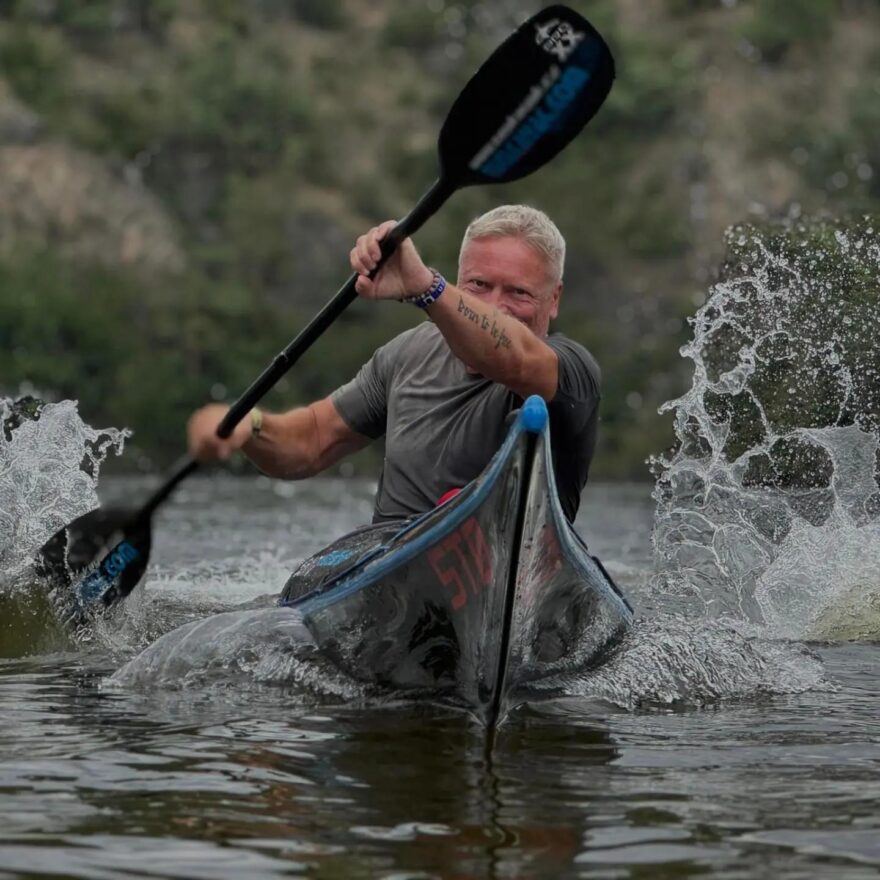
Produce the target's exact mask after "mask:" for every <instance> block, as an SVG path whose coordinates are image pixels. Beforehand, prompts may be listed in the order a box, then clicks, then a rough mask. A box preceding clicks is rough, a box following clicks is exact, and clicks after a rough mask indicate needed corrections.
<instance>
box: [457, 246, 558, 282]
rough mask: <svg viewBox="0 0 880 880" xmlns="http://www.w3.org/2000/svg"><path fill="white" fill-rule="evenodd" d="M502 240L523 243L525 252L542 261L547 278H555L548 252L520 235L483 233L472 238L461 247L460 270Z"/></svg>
mask: <svg viewBox="0 0 880 880" xmlns="http://www.w3.org/2000/svg"><path fill="white" fill-rule="evenodd" d="M502 242H515V243H516V244H518V245H521V246H522V248H523V249H524V253H529V254H532V255H534V256H535V257H537V258H538V260H539V261H540V263H539V264H540V265H541V266H542V267H543V269H544V273H545V274H546V276H547V280H548V281H554V280H555V279H554V278H553V274H554V273H553V268H552V266H551V262H550V258H549V257H548V256H547V254H545V253H544V252H543V251H542V250H540V249H539V248H537V247H535V245H533V244H532V243H531V242H529V241H528V240H526V239H525V238H523V237H522V236H520V235H481V236H479V237H475V238H472V239H471V240H470V241H468V242H467V244H465V245H464V247H462V249H461V254H460V255H459V261H458V266H459V270H460V269H461V268H462V267H463V265H464V264H465V262H470V260H472V259H474V258H477V257H478V256H486V254H485V250H484V248H485V246H486V245H491V244H493V243H502ZM481 252H482V253H481Z"/></svg>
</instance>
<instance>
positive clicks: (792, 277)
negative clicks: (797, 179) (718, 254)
mask: <svg viewBox="0 0 880 880" xmlns="http://www.w3.org/2000/svg"><path fill="white" fill-rule="evenodd" d="M729 243H730V246H731V253H732V256H731V260H730V261H729V263H728V265H727V267H726V278H725V280H723V281H722V282H721V283H719V284H718V285H716V286H715V287H714V289H713V290H712V292H711V295H710V297H709V299H708V300H707V302H706V303H705V305H703V307H702V308H701V309H699V311H698V312H697V314H696V316H695V317H694V318H693V320H692V324H693V328H694V335H693V339H692V341H691V342H690V343H689V344H688V345H686V346H684V348H683V349H682V355H683V356H684V357H686V358H689V359H691V360H692V361H693V364H694V378H693V383H692V386H691V388H690V390H689V391H688V392H687V393H686V394H684V395H683V396H682V397H680V398H678V399H677V400H674V401H671V402H669V403H667V404H666V405H665V406H664V410H667V411H674V413H675V423H674V426H675V432H676V436H677V438H678V445H677V448H676V450H675V452H674V453H673V454H671V455H670V456H668V457H666V458H661V459H658V460H657V461H656V462H655V466H656V469H657V472H658V479H657V484H656V488H655V494H654V497H655V500H656V501H657V513H656V518H655V527H654V546H655V557H656V568H657V570H658V571H659V572H661V575H660V576H659V577H658V579H657V589H658V590H659V591H660V592H662V593H663V595H665V596H670V595H671V596H673V597H676V598H678V599H680V600H684V604H685V605H686V606H687V607H688V608H690V609H691V610H692V611H694V610H696V611H697V612H698V613H700V614H701V615H703V616H706V617H710V618H720V619H723V618H733V619H736V620H746V621H752V622H755V623H758V624H761V625H763V626H765V627H766V628H767V633H768V634H770V635H773V636H782V637H788V638H803V637H808V636H810V637H821V636H822V635H823V633H822V631H821V630H822V624H821V622H822V620H827V619H828V610H829V608H831V607H832V606H833V605H834V603H835V602H836V601H838V600H839V599H840V597H841V596H844V595H845V596H848V597H849V598H848V601H849V603H850V610H851V611H852V610H853V608H854V605H853V603H855V604H856V605H858V604H859V602H860V601H861V604H862V607H863V608H864V609H865V612H866V613H870V607H871V606H872V600H871V599H870V597H871V596H872V595H876V594H877V592H878V590H880V551H877V550H876V549H872V548H877V547H878V546H880V544H878V540H877V539H878V536H880V520H878V512H880V493H878V484H877V479H876V474H877V469H878V462H880V452H878V420H880V403H878V402H880V352H878V347H877V345H876V340H877V339H878V338H880V297H878V288H880V236H878V234H877V233H876V232H875V231H874V229H873V227H872V225H871V224H870V222H868V221H860V222H858V223H856V224H854V225H852V226H851V227H850V228H847V229H843V228H839V227H837V226H836V225H835V224H832V223H830V222H829V221H819V222H816V221H811V222H806V223H803V224H800V225H798V226H793V225H791V224H788V225H786V226H781V227H778V228H775V229H771V230H765V231H762V232H759V231H757V230H754V229H745V228H742V229H738V230H734V231H733V232H732V233H731V234H730V238H729ZM856 588H857V589H856ZM854 591H855V592H854ZM876 619H877V618H876V617H875V620H876ZM876 631H877V633H880V625H878V626H877V630H876Z"/></svg>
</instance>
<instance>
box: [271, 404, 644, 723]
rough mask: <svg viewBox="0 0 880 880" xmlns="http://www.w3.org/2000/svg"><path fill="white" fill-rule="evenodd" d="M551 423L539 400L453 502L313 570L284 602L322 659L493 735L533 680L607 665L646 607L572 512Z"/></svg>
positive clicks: (302, 573) (296, 579)
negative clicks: (637, 608) (560, 483)
mask: <svg viewBox="0 0 880 880" xmlns="http://www.w3.org/2000/svg"><path fill="white" fill-rule="evenodd" d="M548 422H549V420H548V415H547V407H546V405H545V403H544V401H543V400H542V399H541V398H540V397H537V396H534V397H530V398H529V399H528V400H526V401H525V403H524V405H523V407H522V409H520V410H519V412H518V414H517V416H516V419H515V421H514V422H513V424H512V425H511V427H510V429H509V431H508V434H507V437H506V438H505V440H504V442H503V444H502V445H501V448H500V449H499V450H498V451H497V453H496V454H495V456H494V457H493V458H492V460H491V461H490V463H489V464H488V465H487V467H486V469H485V470H484V471H483V473H482V474H481V475H480V476H479V477H477V478H476V479H475V480H473V481H472V482H471V483H469V484H468V485H467V486H466V487H465V488H464V489H463V490H462V491H461V492H459V493H458V494H457V495H455V496H454V497H453V498H451V499H450V500H448V501H446V502H445V503H443V504H442V505H440V506H439V507H436V508H435V509H433V510H431V511H429V512H427V513H425V514H422V515H421V516H418V517H415V518H411V519H409V520H404V521H399V522H393V523H380V524H377V525H373V526H366V527H364V528H361V529H358V530H356V531H354V532H352V533H350V534H348V535H345V536H344V537H342V538H340V539H339V540H337V541H336V542H334V543H333V544H331V545H330V546H329V547H327V548H325V549H324V550H322V551H321V552H319V553H317V554H316V555H315V556H312V557H311V558H309V559H307V560H306V561H305V562H303V563H302V565H301V566H300V567H299V568H298V569H297V570H296V571H295V572H294V573H293V574H292V575H291V577H290V579H289V580H288V582H287V584H286V585H285V587H284V590H283V592H282V594H281V597H280V599H279V603H280V604H281V605H282V606H285V607H288V608H290V609H293V610H294V611H295V612H296V613H297V614H298V615H300V617H301V621H302V623H303V625H304V629H305V630H306V631H307V633H308V637H309V638H310V639H311V640H312V641H313V642H314V645H315V647H316V648H317V650H318V651H319V652H320V653H321V654H322V656H324V657H326V658H328V659H329V660H330V661H332V662H333V663H334V664H335V665H337V666H338V667H339V668H340V669H342V670H343V671H344V672H345V673H346V674H348V675H350V676H352V677H353V678H355V679H357V680H359V681H362V682H364V683H367V684H369V685H372V686H375V687H377V688H379V689H381V690H387V691H388V692H389V693H392V694H395V693H399V694H400V695H402V696H418V697H425V698H428V699H430V700H436V701H440V702H443V703H445V704H451V705H456V706H459V707H461V708H464V709H467V710H468V711H470V712H471V713H473V714H474V715H476V716H477V717H478V718H479V719H480V720H481V721H482V722H483V723H485V724H486V725H488V726H491V725H494V724H495V723H496V722H497V721H498V720H500V719H501V718H503V716H504V715H505V714H506V712H507V711H509V709H511V708H513V707H514V706H515V705H516V704H517V703H519V702H522V701H523V699H524V695H525V694H526V693H527V692H528V690H529V686H530V685H531V684H533V683H535V682H539V681H541V680H547V679H549V678H550V677H551V676H558V675H565V674H569V673H575V672H582V671H585V670H588V669H590V668H592V667H594V666H597V665H599V664H600V663H601V662H602V661H603V660H604V659H605V658H606V657H607V656H608V654H609V653H610V651H611V650H613V648H614V647H615V645H616V644H617V643H618V642H619V640H620V639H621V637H622V636H623V635H624V634H625V633H626V631H627V630H628V629H629V627H630V626H631V624H632V618H633V611H632V608H631V606H630V605H629V603H628V602H627V600H626V598H625V597H624V596H623V594H622V593H621V591H620V590H619V589H618V587H617V586H616V584H615V583H614V582H613V580H612V579H611V577H610V576H609V575H608V573H607V572H606V571H605V569H604V567H603V566H602V564H601V562H599V560H598V559H597V558H596V557H595V556H592V555H591V554H590V552H589V550H588V549H587V546H586V544H585V543H584V542H583V541H582V540H581V538H580V537H579V535H578V534H577V532H575V530H574V529H573V528H572V526H571V525H570V524H569V522H568V521H567V520H566V518H565V515H564V514H563V512H562V507H561V504H560V502H559V497H558V495H557V492H556V486H555V482H554V476H553V473H554V472H553V465H552V459H551V454H550V428H549V424H548Z"/></svg>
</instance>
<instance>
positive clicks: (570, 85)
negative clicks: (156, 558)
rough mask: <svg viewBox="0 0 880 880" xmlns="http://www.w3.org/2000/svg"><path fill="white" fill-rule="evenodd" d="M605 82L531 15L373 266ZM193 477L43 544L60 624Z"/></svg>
mask: <svg viewBox="0 0 880 880" xmlns="http://www.w3.org/2000/svg"><path fill="white" fill-rule="evenodd" d="M613 79H614V61H613V59H612V57H611V53H610V51H609V49H608V47H607V45H606V44H605V41H604V40H603V39H602V37H601V36H600V35H599V33H598V32H597V31H596V30H595V28H593V27H592V25H590V23H589V22H587V21H586V20H585V19H584V18H582V17H581V16H580V15H579V14H578V13H576V12H574V11H573V10H571V9H568V8H567V7H565V6H549V7H547V8H546V9H544V10H542V11H541V12H539V13H537V14H536V15H533V16H532V17H531V18H530V19H528V20H527V21H526V22H525V23H523V24H522V25H521V26H520V27H519V28H518V29H517V30H516V31H515V32H514V33H513V34H511V36H510V37H508V38H507V39H506V40H505V41H504V42H503V43H502V44H501V46H499V47H498V49H496V50H495V52H493V53H492V55H491V56H490V57H489V59H488V60H487V61H486V62H485V63H484V64H483V65H482V67H480V69H479V70H478V71H477V72H476V73H475V74H474V76H473V77H472V78H471V80H470V81H469V82H468V83H467V85H466V86H465V87H464V90H463V91H462V93H461V94H460V95H459V96H458V98H457V99H456V101H455V103H454V104H453V105H452V109H451V110H450V111H449V114H448V116H447V117H446V122H445V123H444V124H443V128H442V130H441V132H440V138H439V143H438V152H439V160H440V161H439V165H440V175H439V177H438V178H437V180H436V181H435V182H434V184H433V185H432V186H431V187H430V189H429V190H428V191H427V192H426V193H425V194H424V195H423V196H422V198H421V199H419V201H418V203H417V204H416V206H415V207H414V208H413V209H412V211H410V213H409V214H407V215H406V217H404V218H403V220H401V221H400V223H398V224H397V226H395V227H394V229H393V230H392V231H391V233H390V234H389V235H387V236H386V238H385V239H384V240H383V241H382V262H384V261H385V260H386V259H387V258H388V257H389V256H390V255H391V254H392V253H393V252H394V251H395V250H396V248H397V246H398V245H399V244H400V242H401V241H403V240H404V239H405V238H407V237H408V236H410V235H412V234H413V233H414V232H416V230H418V229H419V228H421V226H422V225H423V224H424V223H425V222H426V221H427V220H428V219H429V218H430V217H431V216H432V215H433V214H434V213H435V212H436V211H437V210H438V209H439V208H440V206H441V205H443V203H444V202H445V201H446V200H447V199H448V198H449V197H450V196H451V195H452V193H454V192H455V191H456V190H457V189H461V188H462V187H465V186H472V185H474V184H479V183H507V182H509V181H512V180H517V179H519V178H521V177H525V176H526V175H528V174H531V173H532V172H533V171H535V170H537V169H538V168H540V167H541V166H542V165H544V164H545V163H546V162H548V161H549V160H550V159H552V158H553V157H554V156H555V155H556V154H557V153H558V152H559V151H560V150H561V149H562V148H563V147H564V146H565V145H566V144H568V143H569V141H571V140H572V139H573V138H574V137H575V135H577V134H578V132H580V130H581V129H582V128H583V127H584V125H586V123H587V122H588V121H589V120H590V119H591V118H592V116H593V115H594V114H595V113H596V111H597V110H598V109H599V107H600V106H601V104H602V102H603V101H604V100H605V97H606V95H607V94H608V91H609V90H610V88H611V83H612V80H613ZM380 265H381V263H380ZM356 281H357V275H352V276H351V277H350V278H349V279H348V281H347V282H346V283H345V285H344V286H343V287H342V288H341V289H340V290H339V292H338V293H337V294H336V295H335V296H334V297H333V299H331V300H330V301H329V302H328V303H327V305H326V306H324V308H323V309H321V311H320V312H319V313H318V314H317V315H316V316H315V317H314V318H313V319H312V321H311V322H310V323H309V325H308V326H307V327H306V328H305V329H304V330H303V331H302V332H301V333H300V334H299V335H298V336H297V337H296V338H295V339H294V340H293V341H292V342H291V343H290V344H289V345H288V346H287V348H285V349H284V350H283V351H282V352H280V353H279V354H278V355H276V357H275V359H274V360H273V361H272V363H271V364H270V365H269V366H268V367H267V368H266V369H265V370H264V371H263V373H262V374H261V375H260V376H259V378H258V379H257V380H256V381H255V382H254V383H253V384H252V385H251V386H250V388H248V389H247V391H245V393H244V394H242V396H241V397H240V398H239V399H238V400H237V401H236V402H235V403H234V404H233V405H232V407H231V408H230V410H229V411H228V412H227V414H226V416H225V417H224V418H223V421H222V422H221V423H220V425H219V426H218V428H217V436H218V437H221V438H224V439H225V438H227V437H229V436H230V435H231V434H232V432H233V430H234V429H235V426H236V425H237V424H238V423H239V422H240V421H241V420H242V419H243V418H244V417H245V416H246V415H247V414H248V413H249V412H250V410H251V409H252V408H253V407H254V406H255V405H256V404H257V403H258V402H259V401H260V400H261V399H262V398H263V396H264V395H265V394H266V393H267V392H268V391H269V390H270V389H271V388H272V387H273V386H274V385H275V383H276V382H277V381H278V380H279V379H280V378H281V377H282V376H283V375H284V374H285V373H286V372H287V371H288V370H289V369H290V368H291V367H292V366H293V365H294V364H295V363H296V362H297V360H299V358H300V357H301V356H302V355H303V354H304V353H305V351H306V350H307V349H308V348H309V347H310V346H311V345H312V343H314V342H315V341H316V340H317V339H318V338H319V337H320V336H321V334H323V332H324V331H325V330H326V329H327V328H328V327H329V326H330V325H331V324H332V323H333V322H334V321H335V320H336V318H337V317H338V316H339V315H340V314H342V312H343V311H344V310H345V309H346V308H347V307H348V305H349V304H350V303H351V302H352V301H353V300H354V299H355V298H356V296H357V294H356V292H355V282H356ZM197 467H198V462H197V461H195V460H194V459H193V458H190V457H185V458H183V459H181V461H180V462H179V463H178V464H177V465H176V467H175V468H174V469H173V470H172V472H171V474H170V475H169V477H168V479H167V480H166V481H165V482H164V483H163V484H162V486H161V487H160V488H159V489H158V490H157V491H156V492H155V494H154V495H153V496H152V497H151V498H150V499H149V500H148V501H147V502H146V504H145V505H144V506H143V507H142V508H141V509H140V510H138V511H134V512H132V511H125V510H103V509H99V510H96V511H93V512H92V513H88V514H86V515H85V516H82V517H80V518H79V519H77V520H75V521H74V522H73V523H71V524H70V525H69V526H67V527H65V528H64V529H62V530H61V531H60V532H58V533H57V534H56V535H55V536H54V537H53V538H52V539H51V540H49V541H48V542H47V543H46V544H45V546H44V547H43V548H42V551H41V554H42V558H41V564H42V567H43V569H44V571H46V572H47V573H49V574H50V575H52V576H54V577H56V578H58V579H60V580H61V582H62V583H63V584H65V585H66V586H67V587H69V588H72V589H70V590H68V595H69V602H67V603H65V604H66V605H67V609H65V611H64V612H63V613H64V614H65V615H66V616H67V617H68V618H69V619H71V620H79V619H82V618H83V617H84V616H86V617H87V616H88V613H89V612H90V611H92V610H94V609H97V608H100V607H102V606H107V605H111V604H112V603H114V602H116V601H118V600H119V599H122V598H124V597H125V596H127V595H128V594H129V593H130V592H131V591H132V590H133V589H134V587H135V586H136V584H137V583H138V581H139V580H140V579H141V577H142V576H143V573H144V570H145V568H146V566H147V560H148V558H149V553H150V542H151V531H150V519H151V517H152V514H153V512H154V511H155V510H156V508H157V507H159V505H160V504H162V502H163V501H165V499H166V498H167V497H168V496H169V495H170V494H171V492H172V491H173V489H174V488H175V487H176V486H177V485H178V484H179V483H180V482H181V480H183V479H185V478H186V477H187V476H189V475H190V474H191V473H192V472H193V471H195V470H196V468H197ZM95 560H98V562H97V564H96V563H95Z"/></svg>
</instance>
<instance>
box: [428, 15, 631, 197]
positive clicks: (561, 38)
mask: <svg viewBox="0 0 880 880" xmlns="http://www.w3.org/2000/svg"><path fill="white" fill-rule="evenodd" d="M613 80H614V60H613V58H612V57H611V52H610V51H609V49H608V46H607V45H606V44H605V41H604V40H603V39H602V37H601V36H600V35H599V33H598V31H596V29H595V28H594V27H593V26H592V25H591V24H590V23H589V22H588V21H587V20H586V19H585V18H583V17H582V16H581V15H578V13H577V12H574V11H573V10H571V9H569V8H568V7H566V6H549V7H547V8H546V9H544V10H543V11H541V12H539V13H538V14H537V15H533V16H532V17H531V18H530V19H528V21H526V22H525V23H524V24H523V25H521V26H520V27H519V28H518V29H517V30H516V31H515V32H514V33H513V34H512V35H511V36H510V37H508V38H507V40H505V41H504V43H502V44H501V46H499V47H498V49H496V50H495V52H494V53H493V54H492V55H491V57H490V58H489V59H488V60H487V61H486V62H485V64H483V66H482V67H481V68H480V69H479V70H478V71H477V72H476V74H474V76H473V77H472V79H471V80H470V82H469V83H468V84H467V85H466V86H465V88H464V91H462V93H461V95H459V97H458V99H457V100H456V102H455V104H454V105H453V106H452V109H451V110H450V111H449V115H448V116H447V118H446V122H445V124H444V126H443V130H442V131H441V132H440V143H439V153H440V167H441V170H442V173H441V176H442V177H445V178H447V179H450V180H454V181H455V183H456V186H469V185H472V184H476V183H503V182H506V181H510V180H518V179H519V178H520V177H525V176H526V175H527V174H531V173H532V172H533V171H535V170H536V169H538V168H540V167H541V166H542V165H544V164H545V163H546V162H548V161H549V160H550V159H552V158H553V157H554V156H555V155H556V154H557V153H558V152H559V151H560V150H561V149H562V148H563V147H564V146H565V145H566V144H567V143H569V141H571V140H572V138H574V136H575V135H576V134H578V132H580V130H581V129H582V128H583V127H584V126H585V125H586V124H587V122H588V121H589V120H590V119H591V118H592V117H593V116H594V115H595V113H596V111H597V110H598V109H599V107H600V106H601V105H602V102H603V101H604V100H605V97H606V96H607V94H608V92H609V90H610V89H611V83H612V81H613Z"/></svg>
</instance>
